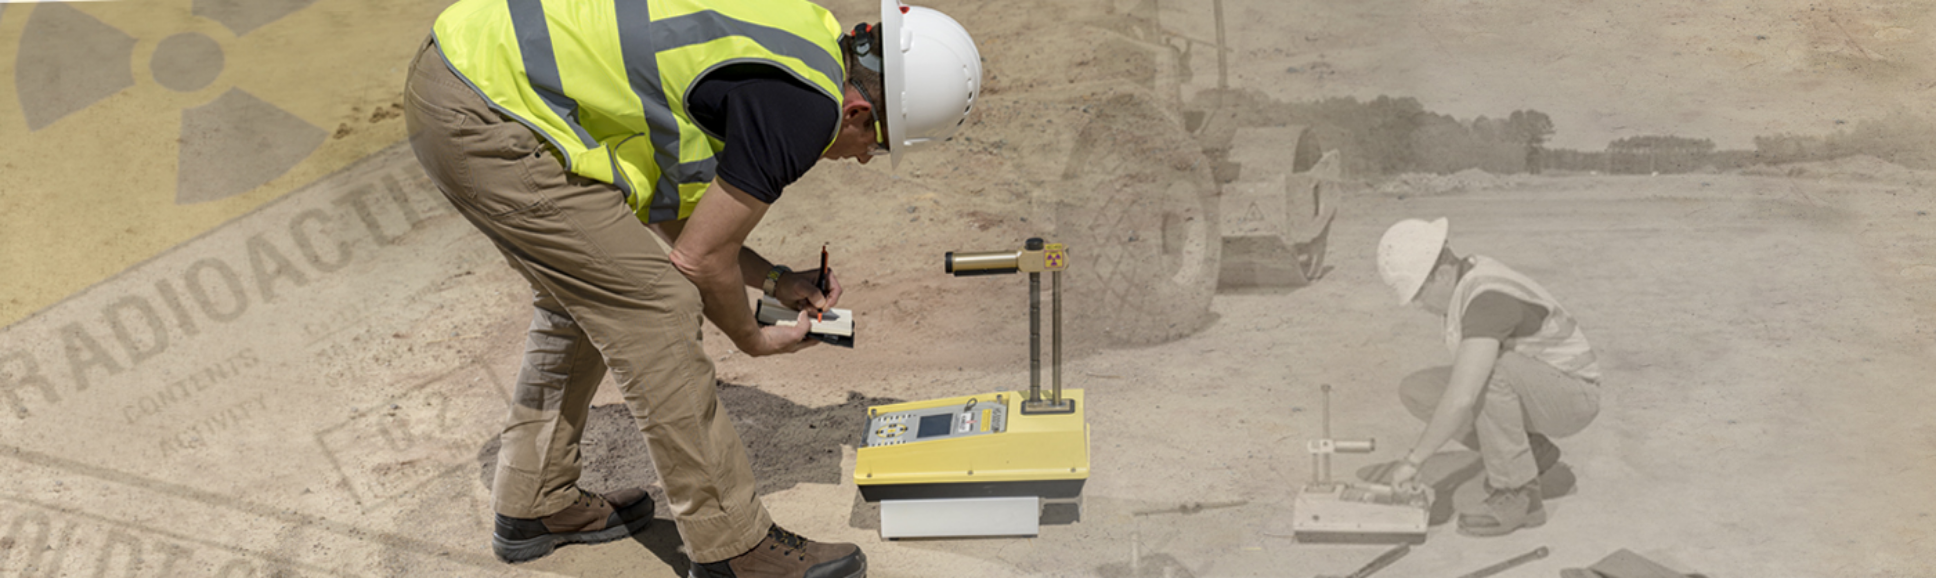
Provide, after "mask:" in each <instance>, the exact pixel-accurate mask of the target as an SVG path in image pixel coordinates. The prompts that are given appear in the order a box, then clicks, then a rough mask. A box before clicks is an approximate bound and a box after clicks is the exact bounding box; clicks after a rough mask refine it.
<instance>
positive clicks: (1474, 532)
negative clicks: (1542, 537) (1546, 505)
mask: <svg viewBox="0 0 1936 578" xmlns="http://www.w3.org/2000/svg"><path fill="white" fill-rule="evenodd" d="M1544 525H1546V510H1545V509H1541V510H1540V511H1539V513H1536V514H1531V515H1528V516H1526V521H1525V522H1521V523H1520V524H1519V525H1517V526H1479V527H1471V526H1466V525H1465V524H1459V533H1460V534H1464V535H1467V536H1474V537H1479V538H1493V537H1498V536H1504V535H1506V534H1511V533H1513V532H1515V531H1518V530H1519V529H1520V528H1538V527H1540V526H1544Z"/></svg>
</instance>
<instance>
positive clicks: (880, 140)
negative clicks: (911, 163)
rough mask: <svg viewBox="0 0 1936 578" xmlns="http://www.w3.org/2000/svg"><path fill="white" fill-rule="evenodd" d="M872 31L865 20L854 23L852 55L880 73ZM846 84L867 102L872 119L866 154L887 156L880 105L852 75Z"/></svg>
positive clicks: (879, 56)
mask: <svg viewBox="0 0 1936 578" xmlns="http://www.w3.org/2000/svg"><path fill="white" fill-rule="evenodd" d="M873 31H874V27H873V26H872V25H869V24H867V23H865V22H862V23H860V24H855V25H854V31H853V33H852V36H853V37H854V57H855V60H857V61H859V62H860V65H861V67H863V68H866V69H868V70H872V71H874V73H875V74H881V53H880V51H878V50H875V47H874V35H873V34H872V32H873ZM847 84H851V85H853V86H854V92H858V93H860V99H861V100H862V101H865V102H866V103H867V115H868V116H870V117H873V119H874V143H873V146H872V147H870V148H868V149H867V156H870V157H882V156H887V155H888V150H887V143H886V141H887V139H886V138H885V136H884V135H883V129H882V127H881V113H880V107H879V106H875V105H874V99H871V98H868V97H867V89H865V88H862V87H861V85H860V83H859V82H857V81H855V80H854V75H851V74H849V75H847Z"/></svg>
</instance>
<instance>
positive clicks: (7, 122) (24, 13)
mask: <svg viewBox="0 0 1936 578" xmlns="http://www.w3.org/2000/svg"><path fill="white" fill-rule="evenodd" d="M442 6H443V3H439V2H431V3H410V2H402V3H398V2H390V3H375V4H372V3H368V2H357V1H352V0H314V1H313V2H206V1H201V2H197V1H195V0H145V1H142V2H71V3H51V2H50V3H27V4H13V5H9V6H8V8H7V9H6V10H5V11H4V12H0V62H4V63H5V64H6V65H7V66H8V67H9V68H11V70H8V71H6V73H4V74H0V134H5V135H7V138H5V139H0V159H5V160H4V161H0V170H3V171H4V174H5V175H6V187H5V189H4V191H0V271H31V272H33V274H26V275H0V326H4V325H10V324H12V323H14V322H16V321H18V320H20V319H22V318H25V317H27V316H29V315H31V314H33V313H34V312H36V311H39V310H41V309H44V308H46V307H47V306H49V305H51V304H53V303H55V302H58V301H60V300H61V299H63V298H65V297H67V296H68V295H71V294H73V293H74V292H76V291H78V290H80V289H83V288H85V287H88V286H90V285H93V284H95V283H98V282H100V281H101V280H103V279H106V278H108V277H110V276H113V275H114V274H116V273H119V272H121V271H123V270H125V269H127V268H128V267H130V266H132V265H134V264H136V263H140V262H142V261H144V260H146V259H148V258H151V257H153V256H154V255H156V254H158V253H160V252H161V251H163V250H166V249H168V248H170V247H173V246H176V245H178V244H181V243H182V242H184V241H187V240H189V239H193V238H195V237H197V236H198V235H201V234H203V233H205V232H207V231H209V230H211V229H213V228H215V227H216V226H217V225H220V224H222V223H224V222H228V221H229V220H231V219H234V218H235V217H237V216H240V215H242V214H244V213H248V212H250V211H252V210H254V209H256V208H258V207H260V206H262V205H263V203H265V202H267V201H269V200H272V199H275V198H277V197H279V196H281V195H283V194H285V193H288V192H289V191H292V190H295V189H296V188H298V187H301V186H303V185H306V184H309V183H311V182H314V181H316V180H318V179H320V178H321V177H323V176H325V175H328V174H330V173H332V172H335V171H337V170H339V169H342V168H343V167H345V166H348V165H349V164H350V163H352V162H355V161H357V160H359V159H362V158H364V157H367V156H369V155H371V154H373V153H375V152H377V151H379V150H382V149H383V148H385V147H387V146H390V145H393V144H395V143H397V142H398V141H401V140H403V138H404V128H403V119H402V108H401V104H402V101H401V96H402V89H403V80H404V78H405V73H406V71H407V70H408V67H409V59H410V57H411V56H412V55H413V54H414V53H415V52H414V51H415V49H416V48H417V43H418V42H421V41H422V40H423V39H424V38H425V37H426V35H427V34H428V33H429V30H430V23H431V21H432V20H433V19H434V18H435V17H436V15H437V12H438V11H439V10H441V9H442Z"/></svg>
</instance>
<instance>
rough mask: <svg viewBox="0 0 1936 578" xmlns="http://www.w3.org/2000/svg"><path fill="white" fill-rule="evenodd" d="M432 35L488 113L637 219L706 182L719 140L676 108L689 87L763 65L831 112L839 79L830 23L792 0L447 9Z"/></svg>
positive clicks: (489, 1) (670, 215)
mask: <svg viewBox="0 0 1936 578" xmlns="http://www.w3.org/2000/svg"><path fill="white" fill-rule="evenodd" d="M433 33H434V35H435V37H436V40H437V46H438V48H439V49H440V50H442V51H443V54H444V59H445V60H447V61H449V62H450V66H451V69H452V70H453V71H455V72H456V73H457V75H458V76H459V77H461V78H463V79H464V80H465V82H468V83H469V84H470V85H471V87H472V88H474V89H476V90H477V92H478V94H481V95H483V96H484V99H485V100H486V101H489V102H490V103H491V106H492V107H493V108H496V109H497V110H498V111H500V112H503V113H504V114H506V115H509V116H510V117H512V118H514V119H517V121H518V122H521V123H524V125H525V126H529V127H531V129H532V130H533V131H536V132H537V133H538V134H539V135H540V136H542V137H543V138H544V139H545V140H547V141H549V142H550V143H551V145H552V146H554V147H557V149H558V150H559V151H560V152H561V153H563V155H562V156H563V157H564V159H563V160H564V162H565V168H566V169H567V170H570V171H571V172H573V173H577V174H579V175H583V176H585V177H588V178H592V179H596V180H599V181H603V182H607V183H611V184H613V185H616V186H617V187H618V188H619V189H621V190H623V191H624V192H625V199H626V203H627V204H628V205H630V206H631V207H632V212H633V213H636V214H637V215H638V216H639V219H640V220H642V221H644V222H647V223H656V222H660V221H668V220H675V219H684V218H686V217H687V216H688V215H691V214H692V208H693V207H694V206H695V205H697V204H698V202H699V197H700V195H702V194H704V193H705V191H706V187H707V185H708V184H710V183H711V182H712V180H713V175H714V169H715V167H716V161H715V160H714V158H713V155H714V154H715V153H717V152H719V150H720V149H721V148H723V147H724V143H722V142H721V140H720V139H721V135H716V134H710V133H709V132H707V131H705V130H704V129H702V128H700V126H699V124H698V123H696V122H694V121H693V119H692V114H691V113H690V112H689V111H688V110H687V109H686V97H687V93H688V92H689V91H690V90H691V89H692V87H693V85H695V84H697V82H698V81H699V79H700V78H702V77H704V76H705V75H706V74H707V73H710V72H712V71H714V70H716V69H718V68H720V67H722V66H726V65H729V64H740V63H763V64H768V65H772V66H774V67H776V68H778V69H779V70H785V71H787V72H788V73H791V74H792V75H793V76H794V77H796V78H798V79H800V80H801V81H802V82H805V83H806V84H808V85H810V86H813V87H816V88H818V89H820V90H821V92H824V93H826V95H827V97H828V98H831V99H833V103H834V106H836V107H837V106H839V103H840V101H841V94H842V90H841V87H842V83H844V82H845V74H846V71H845V69H844V68H843V64H842V60H841V58H840V45H839V39H840V34H841V29H840V23H839V22H838V21H837V20H835V19H834V17H833V14H831V13H829V12H828V11H827V10H826V9H825V8H821V7H820V6H817V5H814V4H813V3H810V2H806V1H804V0H459V1H458V2H457V3H456V4H453V5H451V6H450V7H449V8H447V9H445V10H444V12H443V14H441V15H439V16H438V17H437V23H436V25H435V27H434V29H433ZM838 131H839V129H838V127H836V128H835V133H832V134H829V135H828V136H827V146H832V145H833V137H834V134H837V133H838ZM822 150H823V152H824V150H825V149H824V148H823V149H822Z"/></svg>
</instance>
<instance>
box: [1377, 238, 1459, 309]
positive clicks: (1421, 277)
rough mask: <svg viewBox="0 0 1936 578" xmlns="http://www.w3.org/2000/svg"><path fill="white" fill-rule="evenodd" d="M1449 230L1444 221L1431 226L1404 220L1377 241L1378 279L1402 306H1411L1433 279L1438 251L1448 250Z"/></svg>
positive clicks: (1437, 260)
mask: <svg viewBox="0 0 1936 578" xmlns="http://www.w3.org/2000/svg"><path fill="white" fill-rule="evenodd" d="M1447 228H1449V225H1448V224H1447V223H1446V220H1445V218H1444V217H1440V218H1439V219H1438V220H1436V221H1432V222H1429V223H1428V222H1425V221H1421V220H1418V219H1405V220H1403V221H1399V222H1397V223H1395V224H1393V225H1392V226H1391V228H1389V229H1385V236H1384V237H1383V238H1380V239H1378V276H1379V277H1381V278H1384V280H1385V285H1387V286H1389V287H1391V288H1392V292H1393V293H1396V294H1397V295H1398V304H1399V305H1404V304H1406V303H1411V302H1412V298H1414V297H1417V296H1418V290H1419V289H1420V288H1423V287H1424V286H1425V278H1426V277H1429V276H1431V275H1432V269H1434V268H1436V266H1437V265H1438V262H1439V251H1441V250H1444V249H1445V231H1446V229H1447Z"/></svg>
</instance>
